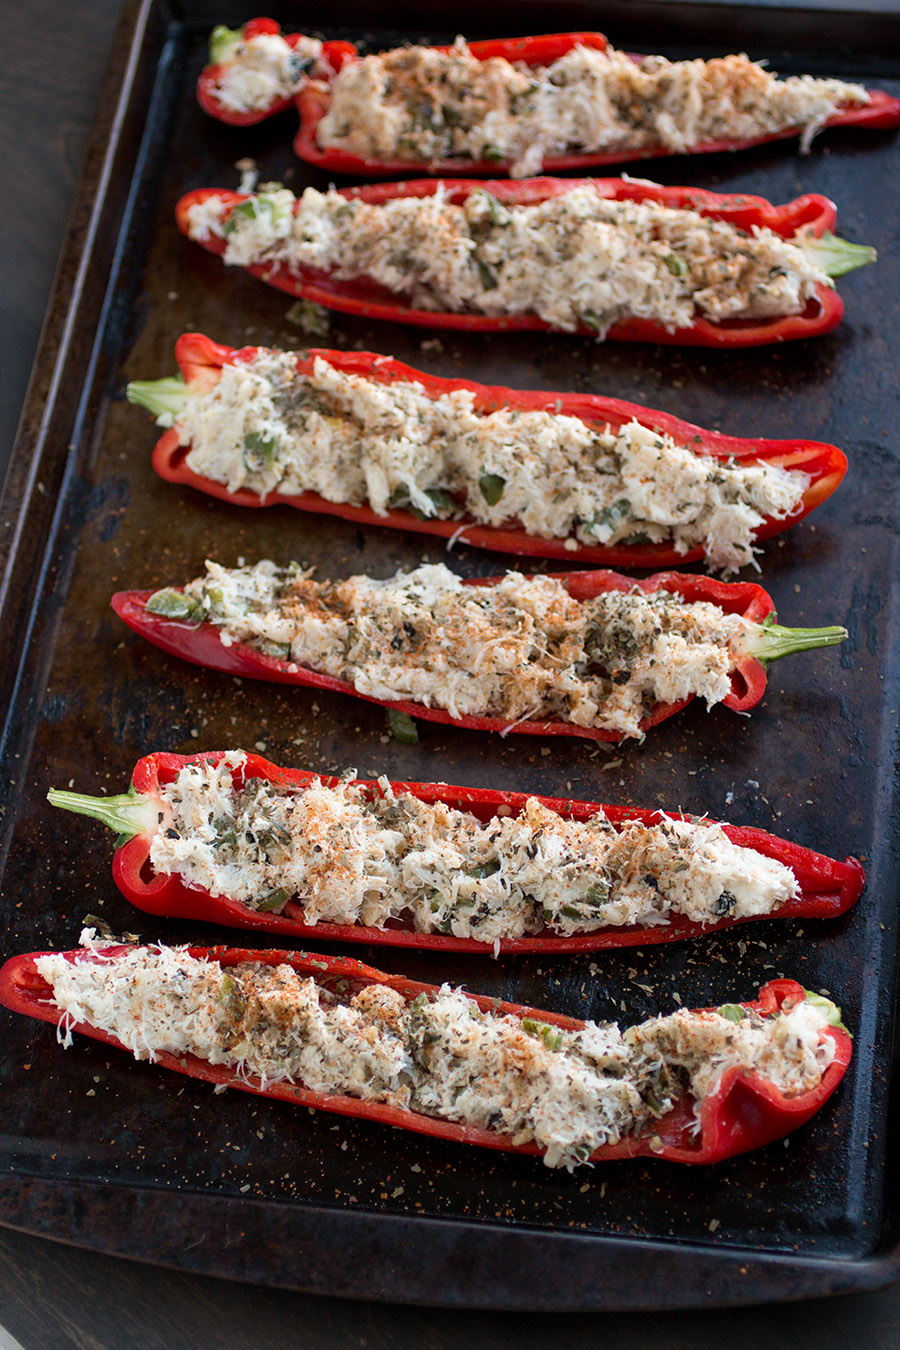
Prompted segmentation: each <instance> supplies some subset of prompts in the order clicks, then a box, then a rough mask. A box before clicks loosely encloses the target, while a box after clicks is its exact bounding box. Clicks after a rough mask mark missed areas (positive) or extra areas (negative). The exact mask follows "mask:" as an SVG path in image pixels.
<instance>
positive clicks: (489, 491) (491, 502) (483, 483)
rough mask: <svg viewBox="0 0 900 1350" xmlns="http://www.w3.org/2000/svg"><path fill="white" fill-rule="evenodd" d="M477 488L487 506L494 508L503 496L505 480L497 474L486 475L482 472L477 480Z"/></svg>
mask: <svg viewBox="0 0 900 1350" xmlns="http://www.w3.org/2000/svg"><path fill="white" fill-rule="evenodd" d="M478 486H479V488H480V489H481V495H482V497H483V498H484V500H485V501H486V502H487V504H488V506H496V505H497V503H498V502H499V500H500V498H501V497H502V496H503V489H504V488H505V487H506V479H505V478H502V477H501V476H500V474H499V473H488V472H487V470H484V471H483V472H482V475H481V477H480V478H479V480H478Z"/></svg>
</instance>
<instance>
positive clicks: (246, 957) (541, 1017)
mask: <svg viewBox="0 0 900 1350" xmlns="http://www.w3.org/2000/svg"><path fill="white" fill-rule="evenodd" d="M126 950H128V949H127V948H122V947H108V948H100V949H99V950H98V951H97V954H96V955H95V954H94V951H93V950H85V949H81V950H78V951H71V952H65V953H63V955H65V957H66V960H68V961H72V962H81V961H93V960H97V959H103V957H104V956H105V957H109V956H114V955H118V954H120V953H122V952H123V951H126ZM189 950H190V954H191V955H192V956H195V957H198V958H200V959H204V958H205V959H209V960H211V961H217V962H218V963H219V964H220V965H221V966H223V967H226V968H227V967H228V966H234V965H238V964H240V963H241V962H245V961H252V962H259V963H261V964H265V965H270V966H274V965H281V964H285V963H286V964H289V965H291V966H292V967H293V968H294V970H295V971H296V972H297V974H298V975H299V976H301V977H303V978H306V977H311V978H312V979H314V980H315V981H316V983H317V984H320V985H324V986H325V987H326V988H329V989H331V990H333V991H335V992H341V993H343V994H344V995H346V994H347V993H349V992H355V991H356V990H358V989H361V988H363V987H364V986H366V985H371V984H379V985H383V986H385V987H387V988H389V989H396V990H398V991H399V993H401V994H402V995H403V997H404V998H405V999H406V1000H407V1002H411V1001H412V999H414V998H417V997H418V996H419V995H420V994H425V995H426V996H427V995H433V994H436V993H437V992H438V991H437V989H436V987H435V986H434V985H428V984H420V983H418V982H417V981H415V980H408V979H406V978H405V977H404V976H402V975H388V974H385V973H384V972H383V971H379V970H374V969H373V968H372V967H371V966H365V965H362V964H361V963H360V962H359V961H354V960H353V959H352V958H350V957H342V956H320V955H318V954H316V955H312V954H310V953H307V952H282V951H262V952H260V951H249V950H244V949H241V948H228V947H192V948H190V949H189ZM44 955H47V953H45V952H30V953H28V954H25V955H22V956H14V957H13V958H12V959H11V960H9V961H7V962H6V964H5V965H4V966H3V968H2V969H0V1004H3V1005H4V1006H5V1007H7V1008H10V1009H11V1010H12V1011H13V1012H18V1013H23V1014H24V1015H25V1016H26V1017H35V1018H38V1019H39V1020H40V1021H42V1022H49V1023H51V1024H52V1025H56V1026H62V1025H64V1024H65V1015H64V1014H63V1013H62V1012H61V1011H60V1009H59V1008H58V1007H57V1006H56V1004H55V1002H53V999H52V993H51V988H50V985H49V984H48V983H47V982H46V981H45V980H44V979H43V978H42V977H41V976H40V975H39V974H38V973H37V970H36V968H35V961H36V960H37V958H38V957H39V956H44ZM805 992H806V991H805V990H804V989H803V987H802V986H801V985H799V984H797V983H796V981H794V980H771V981H770V982H769V983H768V984H765V985H763V987H762V988H761V989H760V991H759V996H758V998H756V999H754V1000H753V1001H748V1002H747V1003H743V1004H741V1005H740V1006H741V1007H743V1008H745V1009H748V1010H750V1009H753V1010H755V1011H757V1012H760V1013H761V1014H762V1015H763V1016H765V1017H770V1016H773V1015H775V1014H777V1013H778V1012H779V1011H780V1010H781V1009H782V1008H785V1009H790V1008H791V1007H792V1006H793V1005H794V1004H796V1003H798V1002H800V1001H801V1000H802V999H803V998H804V996H805ZM466 998H469V999H471V1000H472V1002H473V1003H474V1004H475V1005H476V1006H477V1007H478V1008H479V1009H480V1010H481V1012H485V1013H497V1014H500V1015H508V1016H512V1017H521V1018H524V1017H529V1018H534V1019H537V1020H538V1021H540V1022H542V1023H546V1024H549V1025H550V1026H553V1027H560V1028H561V1029H563V1030H566V1031H578V1030H580V1029H581V1028H582V1027H583V1026H584V1023H583V1022H582V1021H580V1020H579V1019H577V1018H574V1017H565V1016H563V1015H562V1014H560V1013H553V1012H545V1011H543V1010H540V1009H535V1008H524V1007H522V1006H521V1005H519V1004H515V1003H501V1002H495V1000H494V999H491V998H486V997H484V996H481V995H477V994H468V993H467V994H466ZM71 1030H72V1031H76V1032H78V1033H80V1034H81V1035H83V1036H89V1037H91V1038H92V1039H93V1040H97V1041H101V1042H102V1043H103V1044H104V1045H113V1046H116V1047H118V1048H119V1049H125V1048H126V1047H125V1046H123V1045H122V1042H121V1041H119V1040H118V1039H117V1037H115V1036H113V1035H111V1034H110V1033H109V1032H106V1031H101V1030H99V1029H98V1028H96V1027H93V1026H91V1025H90V1024H89V1023H85V1022H79V1023H76V1024H75V1025H74V1026H72V1027H71ZM824 1035H825V1036H827V1037H829V1038H830V1039H831V1040H832V1041H833V1042H834V1047H835V1057H834V1059H833V1060H832V1062H831V1064H829V1066H828V1068H827V1069H826V1070H825V1072H824V1074H823V1075H822V1078H821V1081H820V1082H819V1084H818V1086H817V1087H815V1088H813V1089H812V1090H811V1091H809V1092H804V1093H800V1094H799V1095H797V1096H793V1097H785V1096H784V1094H783V1093H782V1092H781V1091H780V1090H779V1089H778V1088H777V1087H775V1086H774V1084H773V1083H771V1082H770V1081H769V1080H768V1079H766V1078H765V1077H763V1075H762V1074H761V1073H759V1072H758V1071H755V1070H754V1071H752V1072H745V1071H744V1070H742V1069H740V1068H738V1067H737V1066H732V1067H731V1068H729V1069H726V1071H725V1073H724V1074H723V1075H722V1079H721V1082H720V1083H719V1086H718V1087H717V1089H716V1091H715V1092H714V1093H712V1094H711V1095H710V1096H708V1097H705V1098H704V1099H703V1101H702V1102H701V1104H700V1112H699V1122H698V1118H697V1116H695V1114H694V1109H693V1108H694V1099H693V1098H692V1097H683V1098H681V1099H680V1100H679V1101H678V1102H676V1104H675V1106H674V1108H673V1109H672V1110H671V1111H669V1112H668V1113H667V1114H666V1115H665V1116H663V1117H662V1118H661V1119H659V1120H655V1121H654V1122H653V1133H649V1132H648V1133H647V1134H646V1135H641V1136H637V1137H636V1136H634V1135H632V1136H630V1137H628V1138H625V1139H623V1140H621V1142H620V1143H618V1144H605V1145H603V1146H602V1147H601V1148H598V1149H597V1150H596V1152H595V1153H594V1154H593V1155H592V1158H591V1161H593V1162H608V1161H613V1160H614V1159H620V1158H665V1159H667V1160H668V1161H670V1162H682V1163H714V1162H721V1161H723V1160H724V1159H725V1158H731V1157H734V1156H735V1155H736V1154H738V1153H746V1152H747V1151H748V1150H749V1149H753V1148H761V1147H762V1146H763V1145H764V1144H768V1143H771V1142H772V1140H774V1139H781V1138H782V1137H783V1136H784V1135H786V1134H788V1133H789V1132H790V1131H791V1130H793V1129H796V1128H797V1127H798V1126H799V1125H803V1124H805V1123H806V1121H807V1120H809V1119H810V1117H811V1116H813V1115H814V1114H815V1113H816V1111H818V1110H819V1108H820V1107H821V1106H822V1105H823V1104H824V1103H825V1102H826V1101H827V1100H828V1098H829V1097H830V1096H831V1094H832V1093H833V1092H834V1090H835V1088H836V1087H837V1086H838V1084H839V1083H840V1081H841V1079H842V1078H843V1076H844V1074H845V1073H846V1071H847V1066H848V1065H849V1063H850V1059H851V1054H852V1045H851V1041H850V1036H849V1034H848V1033H847V1031H845V1030H844V1028H843V1027H841V1026H839V1025H829V1026H827V1027H826V1028H825V1031H824ZM156 1062H157V1063H159V1064H161V1065H162V1066H163V1068H166V1069H171V1070H173V1071H174V1072H175V1073H183V1074H186V1075H187V1076H188V1077H189V1078H199V1079H201V1080H202V1081H204V1082H207V1083H217V1084H224V1085H226V1086H227V1087H233V1088H238V1089H240V1091H242V1092H251V1093H254V1094H255V1095H257V1096H261V1097H275V1098H278V1099H280V1100H281V1101H289V1102H295V1103H296V1104H297V1105H299V1106H309V1107H313V1108H315V1109H316V1110H321V1111H331V1112H334V1113H335V1114H336V1115H342V1116H356V1117H359V1118H361V1119H364V1120H375V1121H380V1122H381V1123H382V1124H384V1125H393V1126H396V1127H399V1128H400V1129H406V1130H412V1131H414V1132H415V1133H417V1134H427V1135H432V1136H434V1137H436V1138H439V1139H451V1140H454V1141H455V1142H457V1143H465V1144H478V1145H480V1146H481V1147H482V1148H493V1149H502V1150H503V1151H505V1152H510V1153H527V1154H539V1153H540V1152H541V1151H542V1150H541V1149H540V1148H539V1147H538V1145H537V1144H535V1143H529V1144H514V1143H513V1142H512V1139H511V1138H510V1136H509V1135H504V1134H499V1133H498V1132H497V1131H495V1130H486V1129H482V1128H479V1127H477V1126H473V1125H459V1124H455V1123H454V1122H452V1121H448V1120H438V1119H434V1118H432V1117H430V1116H423V1115H420V1114H419V1113H418V1112H416V1111H411V1110H409V1109H407V1108H403V1107H397V1106H387V1105H382V1104H380V1103H377V1102H365V1101H360V1100H359V1099H357V1098H355V1097H345V1096H341V1095H338V1094H336V1093H335V1094H331V1093H329V1094H327V1095H326V1094H324V1093H321V1092H312V1091H310V1090H309V1089H308V1088H304V1087H298V1086H295V1085H293V1084H291V1083H286V1082H280V1083H271V1082H269V1083H267V1084H266V1086H265V1087H263V1086H262V1084H261V1083H260V1081H259V1080H258V1079H256V1078H254V1077H252V1076H243V1075H239V1074H238V1072H237V1071H236V1070H235V1069H233V1068H230V1067H228V1066H226V1065H220V1064H217V1065H213V1064H209V1063H208V1062H207V1061H206V1060H203V1059H199V1058H198V1057H197V1056H195V1055H173V1054H170V1053H169V1052H167V1051H161V1052H160V1053H159V1054H158V1055H157V1056H156ZM698 1123H699V1129H698V1128H697V1126H698Z"/></svg>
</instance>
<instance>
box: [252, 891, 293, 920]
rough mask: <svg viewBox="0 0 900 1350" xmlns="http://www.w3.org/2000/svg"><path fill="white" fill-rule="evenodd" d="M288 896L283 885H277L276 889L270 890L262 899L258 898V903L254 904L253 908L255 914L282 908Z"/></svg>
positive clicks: (288, 898) (268, 912)
mask: <svg viewBox="0 0 900 1350" xmlns="http://www.w3.org/2000/svg"><path fill="white" fill-rule="evenodd" d="M290 898H291V897H290V895H289V894H288V892H287V891H286V890H285V889H284V887H283V886H279V887H278V890H277V891H272V892H271V894H270V895H267V896H266V897H265V899H264V900H260V902H259V904H258V905H254V909H255V910H256V912H257V914H272V913H273V912H274V911H275V910H282V909H284V907H285V905H286V904H287V902H288V901H289V900H290Z"/></svg>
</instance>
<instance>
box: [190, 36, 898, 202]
mask: <svg viewBox="0 0 900 1350" xmlns="http://www.w3.org/2000/svg"><path fill="white" fill-rule="evenodd" d="M259 33H273V34H280V33H281V27H280V25H279V24H277V23H275V22H273V20H271V19H253V20H251V22H250V23H248V24H245V25H244V29H243V35H244V37H245V38H251V37H253V36H255V35H257V34H259ZM283 36H284V40H285V42H287V43H288V44H289V45H291V46H293V45H294V43H296V41H297V39H298V37H299V36H300V35H299V34H297V33H285V34H283ZM467 45H468V49H469V52H470V53H471V55H472V56H473V57H475V59H476V60H478V61H488V60H491V59H493V58H498V57H499V58H501V59H503V60H506V61H510V62H516V63H519V64H521V65H524V66H530V67H532V68H535V67H539V66H548V65H551V64H552V63H553V62H554V61H558V60H559V59H560V57H562V56H565V54H566V53H567V52H569V51H571V50H572V49H573V48H574V47H590V48H592V49H593V50H595V51H604V50H605V49H606V48H607V46H608V45H609V44H608V42H607V39H606V37H605V36H604V35H603V34H602V33H587V32H585V33H543V34H539V35H536V36H533V37H520V38H492V39H488V40H487V41H484V42H470V43H468V44H467ZM436 50H437V51H447V50H448V48H446V47H438V48H436ZM359 59H360V56H359V52H358V51H357V49H356V47H355V46H353V44H352V43H348V42H326V43H324V44H323V51H322V60H321V63H320V66H321V76H320V78H319V79H317V80H315V81H308V82H307V83H306V84H305V85H304V86H303V87H302V88H301V89H300V90H299V91H298V92H297V94H296V95H295V96H294V99H293V101H294V103H295V104H296V107H297V111H298V113H299V114H300V127H299V130H298V132H297V136H296V139H295V140H294V151H295V153H296V154H297V156H298V158H300V159H302V160H305V161H306V162H307V163H308V164H314V165H316V167H318V168H321V169H327V170H329V171H330V172H334V173H347V174H354V175H359V176H363V177H373V176H377V175H380V174H395V173H396V174H403V173H416V172H419V173H421V172H434V173H446V174H452V173H466V174H484V175H486V176H487V177H493V176H494V175H495V174H497V173H498V172H503V171H505V170H507V169H508V168H509V164H508V161H503V160H501V161H499V162H498V161H496V160H494V161H492V162H491V163H487V162H482V163H476V162H474V161H467V160H459V159H456V160H454V159H446V160H438V161H436V162H429V163H423V162H422V161H421V160H418V161H417V160H400V159H398V160H371V159H366V158H365V157H364V156H361V155H353V154H348V153H347V152H346V151H344V150H338V149H335V148H330V149H325V150H322V149H321V148H320V147H319V145H318V144H317V141H316V132H317V130H318V126H319V123H320V121H321V120H322V118H323V117H324V116H325V114H326V113H327V111H328V108H329V104H330V90H329V84H330V81H331V79H333V78H334V75H336V74H337V72H338V71H339V70H340V69H341V68H342V67H343V66H344V65H345V64H347V63H348V62H351V61H358V60H359ZM633 59H635V60H642V59H643V58H642V57H639V56H635V57H633ZM220 71H221V66H220V65H211V66H207V67H206V68H205V69H204V71H203V72H202V74H201V75H200V79H199V80H198V82H197V97H198V99H199V101H200V104H201V106H202V107H203V108H204V109H205V111H206V112H208V113H209V114H210V115H211V116H212V117H216V118H218V119H219V121H222V122H228V123H230V124H231V125H232V126H249V125H251V124H252V123H255V122H260V121H262V120H264V119H265V118H267V117H271V116H273V114H275V113H279V112H282V111H283V110H284V109H285V108H287V107H288V106H289V105H290V102H291V99H289V98H286V99H276V100H274V101H273V102H272V103H271V104H270V105H269V106H268V107H266V108H262V109H257V110H256V111H254V112H251V113H240V112H235V111H234V110H233V109H229V108H226V107H225V106H224V105H223V104H222V103H221V102H220V101H219V99H218V97H217V95H216V92H215V86H216V82H217V80H218V77H219V74H220ZM329 72H330V73H329ZM868 93H869V103H868V104H866V105H865V106H864V107H861V108H848V109H847V110H846V111H842V112H837V113H834V114H833V115H832V116H831V117H829V118H828V120H827V121H826V122H825V123H824V126H826V127H839V126H858V127H868V128H870V129H872V130H887V129H890V128H891V127H895V126H897V125H898V124H900V99H897V98H893V97H891V95H889V94H887V93H885V92H884V91H883V90H880V89H872V90H869V91H868ZM798 134H799V132H798V129H797V128H795V127H786V128H784V129H783V130H781V131H772V132H767V133H765V134H761V135H759V136H751V137H746V138H744V139H734V138H732V139H722V140H715V141H705V142H702V143H701V144H699V145H693V146H691V147H690V149H689V150H686V151H684V152H682V153H685V154H706V153H715V152H719V151H722V150H744V149H747V148H749V147H750V146H754V145H762V144H765V143H766V142H768V141H776V140H786V139H789V138H792V137H794V136H797V135H798ZM675 153H677V152H676V151H672V150H669V149H667V148H666V147H665V146H644V147H639V148H637V149H631V150H629V149H619V150H608V151H593V152H590V153H580V154H579V153H577V152H575V153H571V154H564V155H553V156H548V157H547V158H546V160H545V161H544V168H545V169H546V170H549V171H551V172H555V171H557V170H560V169H578V168H588V167H591V166H597V165H602V164H626V163H629V162H631V161H632V160H637V159H655V158H657V157H659V156H661V155H666V156H668V155H672V154H675Z"/></svg>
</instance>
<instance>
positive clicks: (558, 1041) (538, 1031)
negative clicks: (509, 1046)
mask: <svg viewBox="0 0 900 1350" xmlns="http://www.w3.org/2000/svg"><path fill="white" fill-rule="evenodd" d="M522 1030H523V1031H525V1032H527V1033H528V1035H529V1036H535V1037H537V1039H538V1040H540V1041H543V1042H544V1045H546V1047H547V1049H548V1050H559V1049H561V1048H562V1043H563V1034H562V1032H561V1031H557V1029H556V1028H555V1027H548V1026H547V1023H546V1022H536V1021H535V1020H534V1018H533V1017H523V1018H522Z"/></svg>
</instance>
